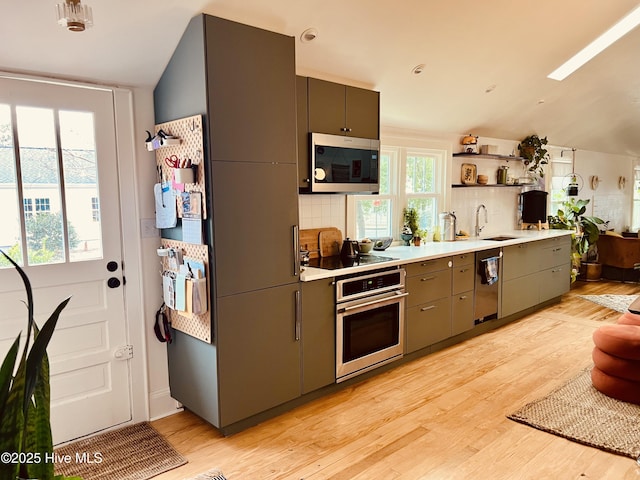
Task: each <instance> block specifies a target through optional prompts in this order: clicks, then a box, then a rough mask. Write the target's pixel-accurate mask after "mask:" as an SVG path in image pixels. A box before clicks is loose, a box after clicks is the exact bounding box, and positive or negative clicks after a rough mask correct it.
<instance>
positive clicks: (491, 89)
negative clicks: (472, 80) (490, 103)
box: [484, 84, 497, 93]
mask: <svg viewBox="0 0 640 480" xmlns="http://www.w3.org/2000/svg"><path fill="white" fill-rule="evenodd" d="M496 87H497V85H495V84H494V85H489V86H488V87H487V88H485V90H484V93H491V92H493V91H494V90H495V89H496Z"/></svg>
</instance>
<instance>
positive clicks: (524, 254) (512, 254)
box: [500, 235, 571, 317]
mask: <svg viewBox="0 0 640 480" xmlns="http://www.w3.org/2000/svg"><path fill="white" fill-rule="evenodd" d="M503 252H504V256H503V281H502V308H501V314H500V316H501V317H506V316H509V315H512V314H514V313H518V312H520V311H522V310H525V309H527V308H530V307H533V306H535V305H537V304H539V303H542V302H545V301H547V300H551V299H552V298H556V297H559V296H560V295H562V294H564V293H566V292H568V291H569V288H570V286H571V237H569V236H568V235H567V236H562V237H556V238H550V239H546V240H539V241H535V242H530V243H526V244H521V245H512V246H509V247H505V248H504V250H503ZM534 265H535V267H534Z"/></svg>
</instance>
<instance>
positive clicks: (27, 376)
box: [0, 250, 79, 480]
mask: <svg viewBox="0 0 640 480" xmlns="http://www.w3.org/2000/svg"><path fill="white" fill-rule="evenodd" d="M0 253H2V255H3V256H4V257H5V258H6V259H7V260H8V261H9V262H10V263H11V264H12V265H13V266H14V268H15V269H16V270H17V272H18V274H19V275H20V277H21V279H22V282H23V284H24V287H25V290H26V294H27V301H26V307H27V334H26V336H25V338H24V346H23V349H22V352H21V354H20V359H19V363H18V364H17V368H16V361H17V360H18V350H19V347H20V336H21V334H18V337H17V338H16V339H15V341H14V342H13V344H12V345H11V348H9V351H8V352H7V354H6V356H5V358H4V360H3V362H2V366H1V367H0V452H1V453H2V455H3V459H2V461H1V462H0V479H7V480H9V479H11V480H13V479H16V478H18V479H37V480H52V479H55V480H60V479H63V478H75V479H79V477H64V476H62V475H57V476H56V475H54V462H53V459H52V452H53V440H52V437H51V423H50V403H51V401H50V393H49V360H48V358H47V352H46V350H47V346H48V344H49V341H50V340H51V335H53V331H54V329H55V327H56V323H57V322H58V318H59V317H60V313H61V312H62V310H63V309H64V308H65V307H66V306H67V303H69V300H70V298H67V299H66V300H64V301H62V302H61V303H60V304H59V305H58V306H57V307H56V309H55V310H54V311H53V313H52V314H51V316H50V317H49V319H48V320H47V321H46V322H45V323H44V325H43V326H42V329H38V326H37V325H36V323H35V320H34V313H33V312H34V308H33V291H32V289H31V283H30V282H29V278H28V277H27V275H26V273H25V272H24V270H22V268H20V266H19V265H18V264H16V263H15V262H14V261H13V260H12V259H11V258H10V257H9V256H8V255H7V254H5V252H3V251H1V250H0ZM32 335H33V343H32ZM14 372H15V373H14Z"/></svg>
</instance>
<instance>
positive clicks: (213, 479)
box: [185, 470, 227, 480]
mask: <svg viewBox="0 0 640 480" xmlns="http://www.w3.org/2000/svg"><path fill="white" fill-rule="evenodd" d="M185 480H227V479H226V477H225V476H224V475H223V474H222V472H221V471H220V470H209V471H208V472H204V473H201V474H200V475H197V476H195V477H190V478H185Z"/></svg>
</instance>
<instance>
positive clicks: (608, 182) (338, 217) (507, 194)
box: [299, 127, 635, 235]
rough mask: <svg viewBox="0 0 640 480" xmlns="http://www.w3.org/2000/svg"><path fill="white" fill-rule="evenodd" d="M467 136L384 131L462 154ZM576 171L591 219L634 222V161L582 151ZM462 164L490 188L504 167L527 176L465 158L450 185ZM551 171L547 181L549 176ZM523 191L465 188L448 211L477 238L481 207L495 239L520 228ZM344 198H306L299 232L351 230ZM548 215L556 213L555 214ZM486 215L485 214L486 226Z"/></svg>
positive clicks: (448, 201)
mask: <svg viewBox="0 0 640 480" xmlns="http://www.w3.org/2000/svg"><path fill="white" fill-rule="evenodd" d="M463 136H464V135H462V134H438V133H429V132H416V131H398V130H397V129H392V128H385V127H382V136H381V141H382V143H383V144H384V142H385V139H388V138H397V137H404V138H405V139H412V140H414V141H416V142H419V144H424V142H433V143H438V144H440V145H445V146H446V145H449V148H450V149H451V150H452V152H454V153H457V152H460V151H462V146H461V145H460V140H461V138H462V137H463ZM478 144H479V145H495V146H497V148H498V150H497V153H498V154H500V155H515V156H517V155H518V153H519V152H518V148H517V147H518V142H517V141H514V140H505V139H496V138H486V137H485V138H479V140H478ZM548 150H549V153H550V155H551V157H552V158H553V157H555V156H558V157H559V156H560V152H561V151H563V150H565V153H564V155H565V156H566V155H567V152H566V150H568V151H569V155H570V150H571V149H570V148H569V147H560V146H549V149H548ZM575 159H576V160H575V172H576V173H578V174H579V175H580V176H582V178H583V179H584V184H585V185H584V188H583V189H582V190H581V191H580V194H579V196H578V198H582V199H590V200H591V201H590V204H589V210H588V212H587V213H588V214H591V215H596V216H599V217H601V218H602V219H603V220H605V221H609V222H610V223H609V225H610V227H611V228H615V229H616V230H617V231H620V230H622V229H623V227H625V226H627V225H629V224H630V223H631V205H632V201H633V192H632V186H633V181H632V179H633V162H634V160H635V159H634V157H627V156H622V155H612V154H606V153H599V152H590V151H583V150H578V151H576V157H575ZM462 163H474V164H475V165H476V166H477V172H478V174H484V175H487V176H488V177H489V184H492V183H493V184H495V183H496V172H497V170H498V167H499V166H500V165H506V166H508V167H509V175H510V176H514V177H516V178H518V177H520V176H524V173H523V165H522V162H520V161H516V160H510V161H505V160H497V159H492V158H483V157H477V158H471V159H469V158H466V157H452V158H451V159H450V161H449V163H448V165H447V168H448V172H447V177H448V182H447V183H448V184H452V183H460V170H461V166H462ZM550 173H551V172H550V168H549V167H548V166H547V177H549V175H550ZM593 175H597V176H598V177H599V179H600V185H599V186H598V188H597V190H592V189H591V188H590V185H589V183H590V182H589V180H590V178H591V177H592V176H593ZM620 176H624V177H625V178H626V186H625V188H624V189H620V188H618V178H619V177H620ZM549 188H550V187H549V186H547V187H546V189H547V191H549ZM521 191H522V189H521V188H519V187H492V186H486V187H463V188H451V189H450V190H449V191H448V192H446V194H445V196H444V199H445V200H444V203H445V204H444V205H443V208H442V210H443V211H454V212H455V214H456V217H457V219H458V222H457V225H458V229H462V230H466V231H467V232H469V233H470V234H472V235H473V232H474V227H475V212H476V209H477V208H478V206H479V205H480V204H483V205H485V206H486V208H487V212H488V222H487V224H486V226H485V227H484V229H483V231H482V235H493V234H498V233H504V232H506V231H510V230H513V229H515V228H518V194H519V193H520V192H521ZM345 205H346V201H345V195H301V196H300V201H299V207H300V227H301V228H319V227H338V228H340V229H341V230H342V231H343V232H345V231H346V222H347V220H348V219H347V218H346V214H345ZM547 213H548V214H549V215H551V214H554V213H555V212H551V211H550V209H549V210H548V211H547ZM483 220H484V214H482V215H481V223H484V222H483Z"/></svg>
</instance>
